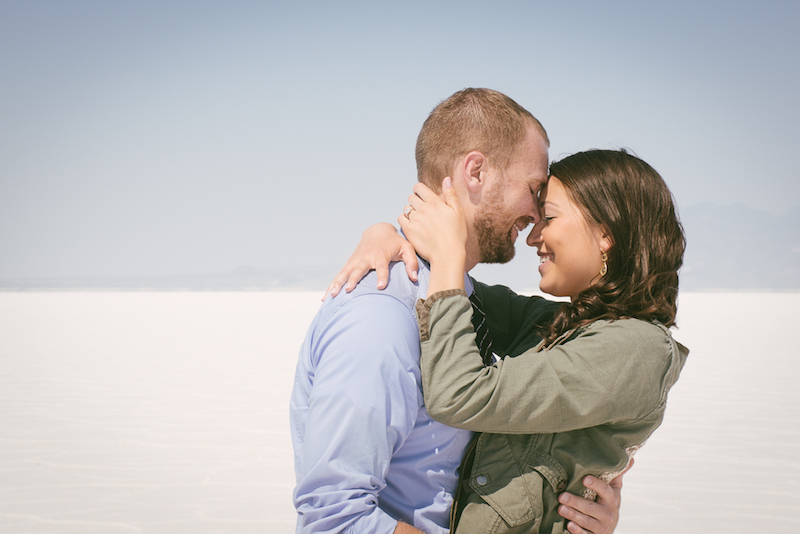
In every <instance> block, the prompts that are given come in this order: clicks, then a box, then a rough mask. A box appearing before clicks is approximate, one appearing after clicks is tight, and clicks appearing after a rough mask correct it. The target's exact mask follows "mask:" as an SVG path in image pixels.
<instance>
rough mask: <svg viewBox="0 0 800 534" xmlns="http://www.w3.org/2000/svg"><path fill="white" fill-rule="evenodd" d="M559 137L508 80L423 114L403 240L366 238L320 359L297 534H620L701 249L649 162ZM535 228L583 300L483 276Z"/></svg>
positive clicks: (302, 441)
mask: <svg viewBox="0 0 800 534" xmlns="http://www.w3.org/2000/svg"><path fill="white" fill-rule="evenodd" d="M548 147H549V140H548V137H547V133H546V132H545V130H544V128H543V127H542V125H541V124H540V123H539V121H538V120H536V118H534V116H533V115H531V114H530V113H529V112H528V111H527V110H525V109H524V108H522V107H521V106H519V105H518V104H517V103H516V102H514V101H513V100H512V99H510V98H509V97H507V96H505V95H503V94H501V93H498V92H496V91H491V90H488V89H465V90H462V91H459V92H458V93H456V94H454V95H453V96H451V97H450V98H448V99H447V100H445V101H444V102H442V103H441V104H439V105H438V106H437V107H436V108H435V109H434V110H433V111H432V112H431V114H430V115H429V117H428V119H427V120H426V121H425V123H424V125H423V127H422V130H421V132H420V134H419V137H418V140H417V147H416V159H417V171H418V177H419V183H418V184H416V185H415V186H414V190H413V193H412V194H411V196H410V197H409V203H408V204H407V205H406V207H405V209H404V210H403V214H402V215H400V217H399V218H398V222H399V223H400V226H401V229H402V235H401V234H398V233H397V232H396V231H395V229H394V227H393V226H391V225H388V224H383V225H376V226H374V227H372V228H370V229H368V230H367V231H366V232H365V233H364V236H363V238H362V242H361V243H360V244H359V246H358V248H357V249H356V252H355V253H354V255H353V256H352V257H351V259H350V261H349V262H348V265H347V266H346V267H345V268H344V269H343V270H342V271H341V272H340V274H339V275H338V276H337V278H336V279H335V280H334V282H333V283H332V284H331V288H330V291H331V297H330V298H327V299H326V300H325V302H324V303H323V305H322V307H321V308H320V310H319V312H318V313H317V315H316V317H315V319H314V321H313V322H312V324H311V327H310V328H309V331H308V334H307V337H306V340H305V342H304V344H303V347H302V349H301V352H300V357H299V360H298V364H297V373H296V376H295V383H294V388H293V391H292V398H291V414H290V415H291V432H292V440H293V446H294V451H295V472H296V477H297V486H296V488H295V491H294V502H295V507H296V508H297V513H298V518H297V532H303V533H311V532H329V533H339V532H342V533H353V534H355V533H362V532H363V533H380V534H384V533H385V534H391V533H396V534H403V533H417V532H425V533H429V534H433V533H437V534H445V533H447V532H448V531H452V532H453V533H454V534H470V533H476V534H477V533H548V534H555V533H562V532H572V533H573V534H575V533H584V532H591V533H594V534H601V533H610V532H613V530H614V528H615V526H616V523H617V519H618V516H619V504H620V490H621V486H622V482H621V473H623V472H624V471H625V470H626V469H627V468H628V467H629V466H630V465H631V463H632V457H633V454H634V453H635V452H636V450H637V449H638V448H639V447H640V446H641V445H643V444H644V442H645V440H646V439H647V438H648V437H649V436H650V434H651V433H652V432H653V431H654V430H655V429H656V428H657V427H658V426H659V425H660V423H661V421H662V419H663V415H664V410H665V407H666V399H667V393H668V391H669V389H670V388H671V386H672V385H673V384H674V383H675V382H676V381H677V379H678V376H679V373H680V370H681V368H682V367H683V364H684V362H685V358H686V355H687V353H688V351H687V350H686V349H685V348H684V347H683V346H681V345H680V344H678V343H677V342H675V341H674V340H673V338H672V336H671V335H670V331H669V328H670V327H672V326H674V324H675V315H676V312H677V308H676V306H677V304H676V301H677V295H678V269H679V268H680V266H681V263H682V258H683V251H684V247H685V240H684V235H683V230H682V228H681V225H680V222H679V220H678V217H677V213H676V210H675V206H674V202H673V199H672V195H671V194H670V192H669V190H668V188H667V186H666V184H665V183H664V181H663V179H662V178H661V177H660V176H659V175H658V173H657V172H656V171H655V170H654V169H653V168H652V167H650V166H649V165H648V164H647V163H645V162H644V161H642V160H640V159H638V158H636V157H634V156H632V155H630V154H628V153H626V152H624V151H607V150H590V151H587V152H581V153H578V154H574V155H572V156H569V157H566V158H564V159H562V160H561V161H558V162H554V163H552V164H550V165H549V171H548ZM531 223H532V224H533V228H532V230H531V231H530V234H529V235H528V237H527V244H528V245H530V246H535V247H537V249H538V254H539V257H540V259H541V261H540V264H539V266H538V269H539V272H540V274H541V281H540V285H539V287H540V288H541V290H542V291H543V292H545V293H548V294H551V295H554V296H558V297H569V299H570V301H569V302H553V301H549V300H546V299H544V298H541V297H526V296H521V295H517V294H516V293H514V292H513V291H511V290H510V289H508V288H506V287H503V286H487V285H484V284H481V283H480V282H478V281H476V280H474V279H472V278H471V277H470V276H469V275H468V272H469V271H470V270H471V269H472V268H473V267H474V266H475V265H477V264H478V263H482V262H489V263H505V262H508V261H509V260H511V258H512V257H513V256H514V242H515V241H516V238H517V236H518V234H519V233H520V232H522V231H523V230H525V228H526V227H527V226H529V224H531ZM395 260H403V262H402V263H401V262H397V263H390V262H393V261H395ZM370 269H374V271H373V272H371V273H369V274H368V275H367V276H366V277H364V278H363V279H362V280H361V281H360V282H358V280H359V279H361V277H362V276H363V275H364V273H366V272H367V271H368V270H370ZM356 282H358V283H357V284H356ZM342 288H344V289H345V291H340V290H341V289H342Z"/></svg>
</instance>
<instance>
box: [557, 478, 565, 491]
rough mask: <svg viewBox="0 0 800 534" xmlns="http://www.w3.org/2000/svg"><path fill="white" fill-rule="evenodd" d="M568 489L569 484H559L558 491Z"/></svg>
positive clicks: (562, 482)
mask: <svg viewBox="0 0 800 534" xmlns="http://www.w3.org/2000/svg"><path fill="white" fill-rule="evenodd" d="M566 487H567V483H566V482H564V481H563V480H562V481H561V482H559V483H558V488H556V491H564V490H565V489H566Z"/></svg>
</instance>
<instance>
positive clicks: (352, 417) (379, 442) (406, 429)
mask: <svg viewBox="0 0 800 534" xmlns="http://www.w3.org/2000/svg"><path fill="white" fill-rule="evenodd" d="M418 339H419V338H418V329H417V324H416V322H415V321H414V317H413V315H412V314H411V313H410V311H409V309H408V308H407V307H406V306H405V305H403V304H402V303H400V302H398V301H396V300H395V299H394V298H392V297H389V296H380V295H365V296H360V297H357V298H355V299H353V300H352V301H351V302H349V303H348V304H346V305H344V306H343V307H342V309H341V310H339V311H338V312H337V313H336V315H335V316H334V317H333V318H332V319H331V320H330V322H329V323H328V324H326V325H324V327H322V328H321V329H320V330H319V332H317V333H316V335H315V338H314V341H313V350H312V354H313V358H315V359H316V364H315V367H314V374H313V388H312V390H311V395H310V396H309V400H308V407H307V409H308V414H307V417H306V431H305V435H304V436H303V443H302V446H301V454H300V462H299V465H300V467H299V471H298V480H297V486H296V488H295V492H294V502H295V507H296V508H297V511H298V528H297V532H298V533H301V532H302V533H311V532H330V533H334V532H337V533H338V532H345V533H351V534H355V533H362V532H363V533H380V534H390V533H392V532H394V530H395V528H396V526H397V521H396V520H395V519H392V518H391V517H390V516H389V515H388V514H386V513H385V512H384V511H383V510H382V509H380V508H379V507H378V497H379V494H380V492H381V490H383V488H385V487H386V474H387V471H388V469H389V464H390V462H391V459H392V456H393V455H394V454H395V453H396V452H397V450H398V449H399V448H400V447H401V446H402V444H403V443H404V441H405V440H406V438H407V437H408V435H409V434H410V433H411V431H412V429H413V427H414V423H415V421H416V417H417V413H418V412H419V410H420V408H421V406H422V392H421V389H420V382H419V381H420V377H419V370H418V366H417V361H418V358H419V342H418Z"/></svg>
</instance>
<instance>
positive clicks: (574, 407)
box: [417, 292, 674, 434]
mask: <svg viewBox="0 0 800 534" xmlns="http://www.w3.org/2000/svg"><path fill="white" fill-rule="evenodd" d="M437 297H438V294H437V295H432V298H429V299H428V301H426V302H425V303H424V304H423V303H420V304H418V305H417V312H418V315H419V320H420V332H421V333H422V334H423V335H422V356H421V361H420V363H421V368H422V386H423V393H424V397H425V404H426V407H427V409H428V413H429V414H430V415H431V417H433V418H434V419H435V420H437V421H440V422H442V423H444V424H447V425H450V426H454V427H458V428H464V429H468V430H473V431H478V432H493V433H508V434H515V433H549V432H564V431H569V430H574V429H578V428H587V427H591V426H597V425H600V424H604V423H610V422H622V421H627V420H631V421H632V420H636V419H639V418H641V417H643V416H645V415H647V414H648V413H650V412H651V411H652V410H654V409H656V408H657V407H658V406H659V405H660V404H661V403H662V402H664V400H665V396H666V391H665V390H664V387H663V383H664V382H665V380H666V377H667V376H668V375H669V374H670V368H671V367H672V365H673V363H674V362H673V358H672V356H671V352H672V347H673V343H674V342H672V340H671V338H670V337H669V336H668V334H667V333H666V332H665V331H664V330H662V329H661V328H659V327H658V326H656V325H653V324H650V323H646V322H644V321H637V320H619V321H615V322H611V323H608V322H602V323H595V325H597V326H596V327H595V325H592V326H590V327H588V328H587V329H586V330H585V331H584V332H582V333H581V334H580V335H579V336H578V337H576V338H575V339H572V340H570V341H569V342H567V343H565V344H563V345H557V346H555V347H553V348H551V349H549V350H547V351H543V352H536V351H535V350H533V349H531V350H528V351H526V352H524V353H522V354H521V355H519V356H517V357H513V358H512V357H506V358H504V359H503V360H502V361H500V362H498V363H496V364H494V365H493V366H491V367H483V365H482V361H481V357H480V354H479V353H478V350H477V347H476V346H475V342H474V338H475V335H474V333H473V330H472V324H471V322H470V309H471V305H470V302H469V300H468V299H467V298H466V296H465V295H464V294H463V292H462V294H457V295H449V296H443V297H441V298H437ZM426 308H427V310H426ZM428 314H429V315H428ZM426 315H428V316H427V317H426ZM424 323H427V325H428V327H427V328H423V324H424Z"/></svg>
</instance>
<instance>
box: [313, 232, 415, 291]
mask: <svg viewBox="0 0 800 534" xmlns="http://www.w3.org/2000/svg"><path fill="white" fill-rule="evenodd" d="M393 261H402V262H404V263H405V264H406V272H407V273H408V277H409V278H410V279H411V280H413V281H414V282H416V281H417V269H419V264H418V263H417V254H416V252H414V247H412V246H411V243H409V242H408V241H406V240H405V239H403V238H402V237H401V236H400V235H399V234H398V233H397V230H395V227H394V226H392V225H391V224H389V223H378V224H374V225H372V226H370V227H369V228H367V229H366V230H364V233H363V234H361V241H359V242H358V246H356V249H355V250H354V251H353V253H352V254H351V255H350V257H349V258H348V259H347V263H345V265H344V267H342V269H341V270H340V271H339V273H338V274H337V275H336V277H335V278H334V279H333V282H331V284H330V285H329V286H328V289H327V290H325V295H324V296H323V297H322V300H325V298H326V297H327V296H328V295H331V296H333V297H335V296H336V295H338V294H339V291H341V289H342V287H344V290H345V291H346V292H347V293H350V292H351V291H352V290H353V289H355V287H356V284H358V282H359V281H360V280H361V279H362V278H364V275H366V274H367V273H368V272H369V271H371V270H373V269H374V270H375V271H377V273H378V289H383V288H385V287H386V284H387V283H389V263H391V262H393Z"/></svg>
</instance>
